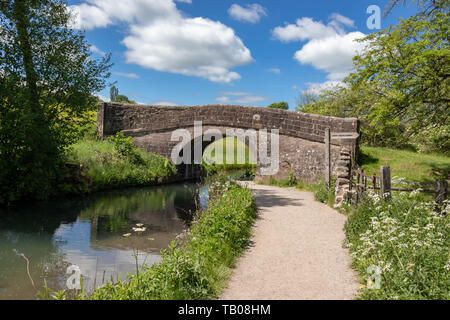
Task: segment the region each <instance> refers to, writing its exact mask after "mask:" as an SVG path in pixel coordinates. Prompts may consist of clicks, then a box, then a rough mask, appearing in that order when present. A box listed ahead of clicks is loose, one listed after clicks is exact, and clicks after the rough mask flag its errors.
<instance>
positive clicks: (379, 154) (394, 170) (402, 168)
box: [360, 146, 450, 182]
mask: <svg viewBox="0 0 450 320" xmlns="http://www.w3.org/2000/svg"><path fill="white" fill-rule="evenodd" d="M360 164H361V166H362V168H363V169H364V172H365V173H366V174H368V175H372V174H374V173H375V174H377V175H378V176H380V167H381V166H390V167H391V176H392V177H395V176H397V177H403V178H405V179H406V180H408V181H423V182H427V181H428V182H434V181H436V179H446V178H447V177H448V175H449V174H450V158H448V157H445V156H442V155H432V154H420V153H416V152H411V151H407V150H395V149H386V148H375V147H366V146H363V147H361V151H360Z"/></svg>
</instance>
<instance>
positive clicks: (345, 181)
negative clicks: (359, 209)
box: [334, 146, 353, 208]
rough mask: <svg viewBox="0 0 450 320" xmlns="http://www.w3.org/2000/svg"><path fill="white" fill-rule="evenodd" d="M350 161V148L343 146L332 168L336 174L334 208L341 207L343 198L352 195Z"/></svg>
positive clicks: (345, 198)
mask: <svg viewBox="0 0 450 320" xmlns="http://www.w3.org/2000/svg"><path fill="white" fill-rule="evenodd" d="M352 163H353V162H352V151H351V148H349V147H347V146H343V147H342V148H341V150H340V155H339V159H338V161H337V163H336V166H335V170H334V174H335V176H336V190H335V194H336V198H335V201H334V207H335V208H339V207H341V206H342V205H343V203H344V201H345V200H347V199H349V198H352V197H353V194H352V192H351V191H350V179H351V169H352Z"/></svg>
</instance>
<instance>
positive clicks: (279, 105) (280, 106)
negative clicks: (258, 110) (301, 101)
mask: <svg viewBox="0 0 450 320" xmlns="http://www.w3.org/2000/svg"><path fill="white" fill-rule="evenodd" d="M267 107H268V108H274V109H282V110H289V104H288V103H287V102H277V103H272V104H271V105H269V106H267Z"/></svg>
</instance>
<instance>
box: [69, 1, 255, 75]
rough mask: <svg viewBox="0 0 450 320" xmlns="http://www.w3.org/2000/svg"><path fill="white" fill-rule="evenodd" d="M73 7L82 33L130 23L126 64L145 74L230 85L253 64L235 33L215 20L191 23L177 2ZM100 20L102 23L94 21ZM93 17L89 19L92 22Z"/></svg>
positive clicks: (196, 19) (197, 20)
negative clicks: (241, 68)
mask: <svg viewBox="0 0 450 320" xmlns="http://www.w3.org/2000/svg"><path fill="white" fill-rule="evenodd" d="M87 1H88V3H89V5H88V4H82V5H79V6H72V7H71V8H72V10H74V11H77V12H79V13H80V14H79V16H78V18H77V21H76V22H75V23H74V26H76V27H77V28H80V29H83V28H84V29H92V28H96V27H105V26H108V25H110V24H117V23H120V22H125V23H127V24H128V26H129V28H128V29H127V32H128V35H127V36H126V37H125V39H123V41H122V43H123V44H124V45H125V46H126V48H127V50H126V52H125V57H126V61H127V62H128V63H135V64H138V65H140V66H142V67H145V68H151V69H155V70H158V71H162V72H171V73H177V74H183V75H187V76H197V77H201V78H206V79H208V80H210V81H214V82H222V83H230V82H232V81H234V80H238V79H240V78H241V76H240V75H239V74H238V73H236V72H234V71H231V69H232V68H234V67H236V66H241V65H245V64H249V63H251V62H252V61H253V58H252V56H251V53H250V50H249V49H248V48H247V47H246V46H245V45H244V44H243V42H242V40H241V39H240V38H239V37H237V36H236V34H235V33H234V30H233V29H231V28H229V27H227V26H225V25H224V24H222V23H220V22H217V21H212V20H210V19H206V18H202V17H196V18H186V17H184V16H183V15H182V14H181V13H180V12H179V11H178V10H177V8H176V5H175V3H174V1H173V0H152V1H146V0H129V1H122V0H87ZM92 12H95V15H99V16H100V17H102V19H101V20H99V21H98V22H95V21H91V20H90V19H91V18H93V15H94V14H92ZM87 17H89V19H88V18H87Z"/></svg>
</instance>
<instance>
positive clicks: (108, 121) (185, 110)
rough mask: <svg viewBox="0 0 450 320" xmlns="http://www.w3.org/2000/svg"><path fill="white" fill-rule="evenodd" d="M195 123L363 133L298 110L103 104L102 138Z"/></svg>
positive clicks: (292, 132)
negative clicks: (120, 133)
mask: <svg viewBox="0 0 450 320" xmlns="http://www.w3.org/2000/svg"><path fill="white" fill-rule="evenodd" d="M194 121H202V124H203V125H204V126H221V127H232V128H241V129H255V130H261V129H267V130H268V131H270V130H272V129H278V130H279V133H280V135H286V136H292V137H298V138H303V139H306V140H310V141H315V142H322V143H323V142H324V137H325V129H326V128H330V130H331V131H332V132H334V133H359V120H358V119H356V118H337V117H328V116H322V115H316V114H308V113H302V112H297V111H289V110H281V109H274V108H267V107H255V106H241V105H224V104H210V105H196V106H162V105H143V104H121V103H111V102H103V103H100V104H99V112H98V130H99V136H100V137H104V136H109V135H113V134H115V133H117V132H119V131H122V132H124V133H126V134H128V135H131V136H138V135H145V134H151V133H157V132H165V131H173V130H176V129H177V128H187V127H191V126H193V125H194ZM332 144H334V145H357V144H358V139H355V138H350V139H346V138H340V139H332Z"/></svg>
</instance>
